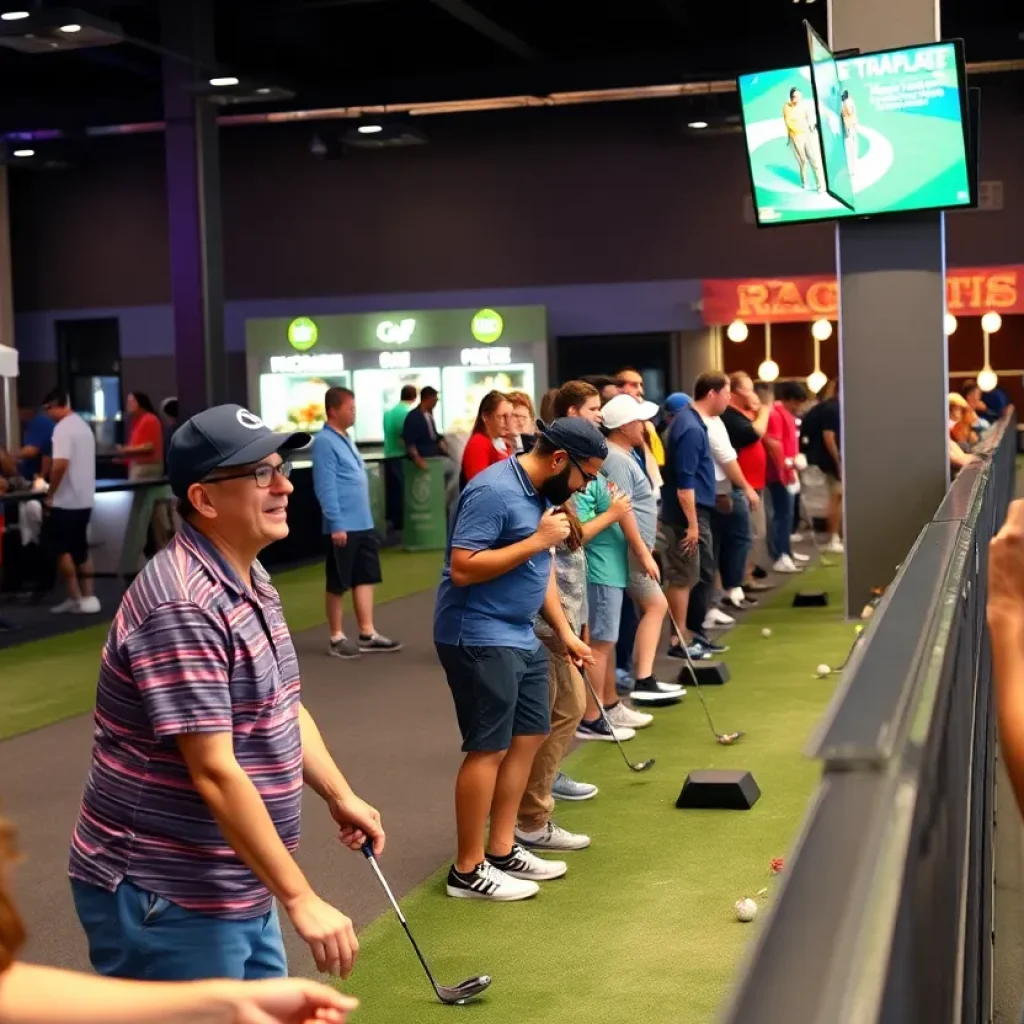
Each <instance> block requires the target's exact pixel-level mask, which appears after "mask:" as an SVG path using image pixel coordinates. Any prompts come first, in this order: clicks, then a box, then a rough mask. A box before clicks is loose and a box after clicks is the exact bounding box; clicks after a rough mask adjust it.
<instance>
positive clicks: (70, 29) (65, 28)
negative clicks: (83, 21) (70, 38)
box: [60, 25, 82, 35]
mask: <svg viewBox="0 0 1024 1024" xmlns="http://www.w3.org/2000/svg"><path fill="white" fill-rule="evenodd" d="M60 30H61V32H66V33H67V34H68V35H74V34H75V33H76V32H81V31H82V26H81V25H61V27H60Z"/></svg>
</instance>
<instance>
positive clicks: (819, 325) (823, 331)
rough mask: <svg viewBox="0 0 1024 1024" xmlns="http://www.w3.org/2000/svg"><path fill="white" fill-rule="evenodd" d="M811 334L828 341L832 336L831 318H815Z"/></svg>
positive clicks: (819, 339)
mask: <svg viewBox="0 0 1024 1024" xmlns="http://www.w3.org/2000/svg"><path fill="white" fill-rule="evenodd" d="M811 334H812V336H813V337H815V338H816V339H817V340H818V341H828V339H829V338H831V337H832V322H831V321H830V320H815V321H814V323H813V324H811Z"/></svg>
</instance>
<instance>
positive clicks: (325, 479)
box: [313, 387, 402, 658]
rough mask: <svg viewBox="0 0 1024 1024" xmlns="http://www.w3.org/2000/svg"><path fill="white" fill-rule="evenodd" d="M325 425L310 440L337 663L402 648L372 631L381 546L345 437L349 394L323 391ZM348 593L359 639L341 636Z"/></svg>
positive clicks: (356, 457) (361, 470)
mask: <svg viewBox="0 0 1024 1024" xmlns="http://www.w3.org/2000/svg"><path fill="white" fill-rule="evenodd" d="M324 409H325V411H326V413H327V424H326V426H325V427H324V428H323V430H321V431H320V433H319V434H317V435H316V437H315V438H313V489H314V490H315V491H316V497H317V501H319V502H320V509H321V511H322V512H323V531H324V535H325V537H326V547H327V598H326V604H327V624H328V626H329V627H330V630H331V644H330V648H329V651H330V653H331V654H332V655H333V656H334V657H336V658H358V657H360V656H361V655H363V654H369V653H375V652H379V651H398V650H401V647H402V645H401V644H399V643H396V642H395V641H394V640H391V639H389V638H388V637H386V636H383V635H382V634H381V633H378V632H377V630H376V629H374V626H373V588H374V586H375V585H376V584H378V583H380V581H381V574H380V540H379V539H378V537H377V532H376V530H375V529H374V526H373V513H372V512H371V510H370V485H369V481H368V480H367V477H366V465H365V463H364V462H363V457H362V456H361V455H360V454H359V451H358V449H357V448H356V446H355V444H353V443H352V441H350V440H349V437H348V433H347V432H348V431H349V430H350V429H351V427H352V424H353V423H355V421H356V398H355V395H354V394H353V393H352V392H351V391H349V389H348V388H339V387H334V388H328V389H327V393H326V394H325V395H324ZM349 590H351V591H352V607H353V608H354V609H355V613H356V621H357V623H358V626H359V635H358V638H354V639H353V638H349V637H347V636H346V635H345V630H344V628H343V622H342V601H343V600H344V596H345V593H346V592H347V591H349Z"/></svg>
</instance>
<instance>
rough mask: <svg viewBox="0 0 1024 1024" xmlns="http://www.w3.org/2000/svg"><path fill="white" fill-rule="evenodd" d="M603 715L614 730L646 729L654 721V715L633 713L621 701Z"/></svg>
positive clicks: (639, 712) (640, 712)
mask: <svg viewBox="0 0 1024 1024" xmlns="http://www.w3.org/2000/svg"><path fill="white" fill-rule="evenodd" d="M605 714H606V715H607V716H608V721H609V722H611V723H612V725H613V726H614V727H615V728H616V729H646V728H647V726H649V725H650V724H651V722H653V721H654V715H647V714H644V712H642V711H634V710H633V709H632V708H628V707H626V705H625V704H623V703H622V701H621V700H620V701H619V703H618V704H616V705H615V707H613V708H610V709H609V710H607V711H605Z"/></svg>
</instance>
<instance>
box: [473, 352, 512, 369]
mask: <svg viewBox="0 0 1024 1024" xmlns="http://www.w3.org/2000/svg"><path fill="white" fill-rule="evenodd" d="M511 362H512V349H510V348H464V349H463V350H462V365H463V366H508V364H509V363H511Z"/></svg>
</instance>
